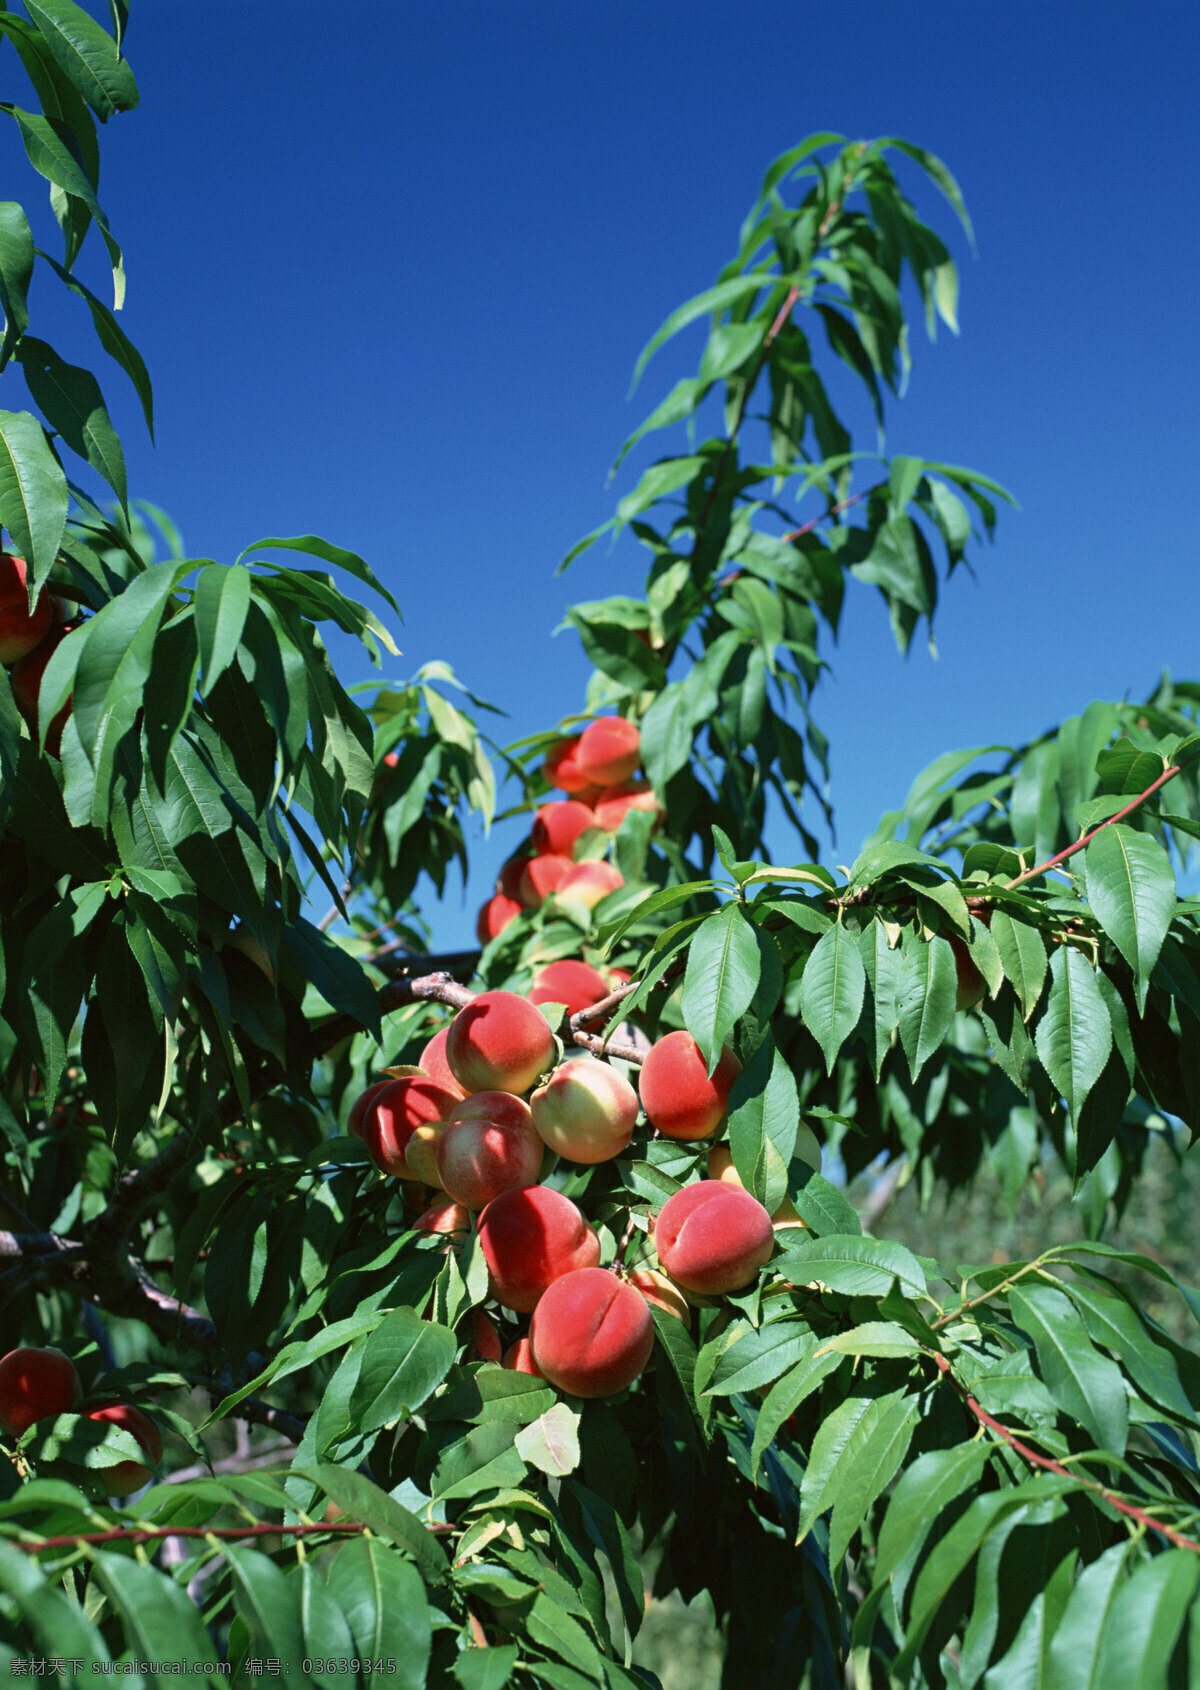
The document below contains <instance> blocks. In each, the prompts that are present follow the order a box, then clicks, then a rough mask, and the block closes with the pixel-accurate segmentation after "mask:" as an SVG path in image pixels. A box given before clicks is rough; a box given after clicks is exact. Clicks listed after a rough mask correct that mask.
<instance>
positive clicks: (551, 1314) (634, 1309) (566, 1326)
mask: <svg viewBox="0 0 1200 1690" xmlns="http://www.w3.org/2000/svg"><path fill="white" fill-rule="evenodd" d="M529 1347H530V1350H531V1351H532V1353H533V1359H534V1361H535V1362H536V1363H537V1365H538V1367H539V1368H540V1369H541V1372H542V1375H543V1377H544V1378H546V1379H548V1380H549V1381H550V1383H551V1384H552V1385H557V1386H558V1387H559V1389H560V1390H563V1391H569V1392H570V1393H571V1395H572V1396H576V1397H608V1396H611V1395H612V1394H613V1392H614V1391H623V1390H624V1389H625V1387H626V1386H627V1385H631V1384H632V1383H633V1381H634V1380H635V1379H636V1378H637V1376H638V1374H639V1373H641V1371H642V1369H643V1368H644V1367H645V1365H646V1363H647V1362H648V1361H649V1360H650V1355H651V1352H652V1351H653V1349H654V1322H653V1320H651V1318H650V1310H649V1307H648V1306H647V1303H646V1300H645V1298H644V1297H641V1296H639V1295H638V1293H637V1292H636V1291H635V1290H634V1288H633V1286H632V1285H626V1284H625V1282H624V1281H623V1280H620V1279H618V1278H617V1276H616V1274H614V1273H611V1272H609V1270H608V1269H607V1268H600V1267H587V1268H577V1269H576V1270H575V1271H574V1272H573V1273H564V1274H563V1275H562V1276H561V1278H559V1279H556V1280H555V1281H554V1283H553V1284H552V1285H550V1286H549V1287H548V1288H547V1290H546V1292H545V1294H544V1295H543V1296H542V1298H541V1299H540V1301H539V1302H538V1305H537V1307H536V1308H535V1309H534V1311H533V1319H532V1320H531V1321H530V1323H529Z"/></svg>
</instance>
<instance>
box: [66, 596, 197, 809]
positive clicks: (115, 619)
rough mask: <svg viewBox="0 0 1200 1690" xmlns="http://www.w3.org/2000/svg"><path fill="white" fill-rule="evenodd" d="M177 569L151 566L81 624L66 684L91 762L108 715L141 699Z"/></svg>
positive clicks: (76, 721) (94, 760) (108, 717)
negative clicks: (74, 660)
mask: <svg viewBox="0 0 1200 1690" xmlns="http://www.w3.org/2000/svg"><path fill="white" fill-rule="evenodd" d="M180 569H181V566H180V565H179V564H176V563H161V564H154V565H152V566H151V567H150V568H149V569H147V570H146V571H145V573H144V574H142V575H138V576H136V577H135V578H134V580H132V581H131V582H130V583H129V585H128V586H127V587H126V588H125V591H124V592H123V593H121V594H120V595H119V597H117V598H115V599H110V600H109V602H108V603H107V604H106V605H105V606H104V607H103V609H101V610H100V611H99V612H98V613H97V615H95V616H93V617H92V618H91V620H90V621H88V622H87V623H86V624H85V631H86V638H84V639H83V640H81V642H80V644H81V649H80V651H79V656H78V660H77V663H76V668H75V677H74V682H73V684H72V695H73V703H72V710H71V713H72V716H73V718H74V721H75V725H76V727H77V728H78V730H79V737H80V739H81V740H82V741H83V745H84V749H85V750H86V751H87V752H88V754H89V756H90V757H91V758H92V761H93V764H95V762H96V761H97V757H96V752H97V748H98V746H99V744H100V741H101V736H102V734H103V732H104V730H105V727H106V726H107V724H108V722H109V719H110V718H112V717H113V715H114V712H116V711H117V710H118V708H119V707H120V706H121V705H122V703H123V702H124V701H126V700H130V701H136V702H137V703H140V701H141V698H142V692H143V689H144V687H145V684H146V680H147V678H148V676H149V674H150V669H151V664H152V662H153V655H154V641H155V635H156V634H157V632H158V628H159V624H160V622H161V621H162V616H163V612H164V610H165V609H166V605H167V601H168V599H169V598H170V595H171V593H172V591H173V590H174V587H175V583H176V581H177V579H178V576H179V573H180ZM81 632H84V630H81ZM67 644H70V642H69V641H68V642H67ZM47 685H49V679H48V680H47ZM119 720H121V718H118V721H119ZM226 825H227V824H226Z"/></svg>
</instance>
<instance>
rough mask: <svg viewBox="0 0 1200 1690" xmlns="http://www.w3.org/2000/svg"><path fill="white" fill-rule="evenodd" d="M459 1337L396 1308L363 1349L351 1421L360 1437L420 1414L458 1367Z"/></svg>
mask: <svg viewBox="0 0 1200 1690" xmlns="http://www.w3.org/2000/svg"><path fill="white" fill-rule="evenodd" d="M457 1350H458V1343H457V1340H456V1339H455V1336H454V1334H453V1332H450V1331H448V1330H447V1329H446V1328H445V1327H444V1326H438V1325H437V1324H436V1323H435V1322H434V1321H431V1320H422V1319H421V1317H420V1315H418V1314H415V1313H414V1312H413V1310H412V1309H406V1308H398V1309H393V1310H392V1311H391V1313H390V1314H388V1315H387V1316H386V1317H385V1318H384V1320H383V1321H382V1322H381V1323H380V1325H379V1326H377V1327H376V1329H375V1331H374V1332H372V1333H371V1335H370V1337H369V1338H368V1339H367V1341H366V1344H365V1345H364V1346H363V1352H362V1362H361V1365H360V1367H359V1373H358V1382H357V1384H356V1385H355V1387H354V1393H353V1396H352V1397H351V1399H350V1419H351V1423H352V1424H353V1426H354V1427H355V1429H356V1430H357V1431H359V1432H363V1433H366V1432H375V1431H378V1430H379V1428H380V1427H381V1426H386V1425H387V1424H388V1423H389V1422H390V1421H393V1420H398V1419H400V1417H401V1416H402V1415H407V1414H412V1413H415V1412H416V1410H417V1409H419V1408H420V1407H421V1406H422V1405H423V1404H424V1403H425V1402H426V1401H427V1400H428V1398H429V1397H430V1396H432V1394H433V1392H434V1391H435V1390H436V1389H437V1387H438V1386H439V1385H440V1384H441V1382H442V1380H443V1379H444V1378H445V1377H446V1375H447V1373H449V1371H450V1369H451V1367H453V1365H454V1357H455V1354H456V1353H457Z"/></svg>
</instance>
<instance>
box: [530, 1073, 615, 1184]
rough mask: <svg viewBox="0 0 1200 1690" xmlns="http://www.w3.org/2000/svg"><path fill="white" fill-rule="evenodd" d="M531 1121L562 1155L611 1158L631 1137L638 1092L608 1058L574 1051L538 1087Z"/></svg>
mask: <svg viewBox="0 0 1200 1690" xmlns="http://www.w3.org/2000/svg"><path fill="white" fill-rule="evenodd" d="M530 1106H531V1108H532V1110H533V1124H534V1126H535V1127H536V1128H537V1130H538V1132H539V1133H540V1135H541V1137H542V1139H543V1140H544V1141H545V1143H546V1144H548V1145H549V1146H550V1148H551V1150H553V1151H555V1152H556V1153H557V1154H558V1155H559V1156H566V1157H567V1158H568V1159H569V1160H570V1161H572V1162H608V1161H611V1160H612V1158H613V1157H614V1156H619V1155H620V1154H621V1152H622V1150H624V1148H625V1146H626V1145H627V1144H628V1143H629V1140H630V1139H631V1138H632V1137H633V1127H634V1122H635V1121H636V1120H637V1114H638V1098H637V1092H635V1091H634V1089H633V1087H632V1086H631V1085H630V1083H629V1081H628V1080H627V1079H625V1078H624V1076H623V1075H621V1074H618V1073H617V1070H616V1069H615V1068H612V1067H610V1066H609V1064H608V1063H607V1062H600V1061H598V1060H597V1058H596V1057H594V1056H573V1057H571V1058H570V1059H569V1061H567V1062H560V1063H559V1065H558V1067H557V1068H556V1069H555V1070H554V1072H553V1073H552V1074H551V1075H550V1078H549V1079H548V1080H547V1081H546V1083H545V1085H542V1086H539V1087H538V1089H537V1091H535V1092H534V1094H533V1097H532V1099H531V1103H530Z"/></svg>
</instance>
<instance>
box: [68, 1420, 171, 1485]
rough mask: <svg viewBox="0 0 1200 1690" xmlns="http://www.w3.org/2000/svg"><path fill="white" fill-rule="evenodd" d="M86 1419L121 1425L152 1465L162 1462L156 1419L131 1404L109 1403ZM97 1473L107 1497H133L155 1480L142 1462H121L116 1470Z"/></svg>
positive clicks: (108, 1468)
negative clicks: (139, 1446)
mask: <svg viewBox="0 0 1200 1690" xmlns="http://www.w3.org/2000/svg"><path fill="white" fill-rule="evenodd" d="M84 1418H85V1419H87V1420H100V1421H105V1422H107V1423H108V1424H109V1425H110V1426H119V1427H120V1428H121V1430H122V1431H123V1432H131V1433H132V1434H133V1436H134V1437H135V1438H136V1439H137V1441H138V1443H139V1444H141V1446H142V1450H143V1453H144V1454H145V1455H147V1456H148V1457H149V1459H150V1462H151V1465H152V1466H154V1467H157V1466H158V1464H159V1462H160V1461H161V1460H162V1454H163V1441H162V1433H161V1432H160V1431H159V1429H158V1427H157V1426H156V1425H155V1424H154V1422H153V1420H151V1419H150V1418H149V1417H148V1416H147V1415H145V1414H143V1413H142V1411H141V1409H140V1408H135V1407H134V1405H133V1404H132V1403H131V1402H110V1403H104V1404H103V1405H102V1406H101V1407H100V1408H89V1409H88V1410H87V1411H86V1413H85V1415H84ZM96 1474H97V1477H98V1478H99V1480H100V1482H101V1484H103V1486H104V1493H105V1495H106V1496H131V1495H132V1494H133V1492H134V1491H135V1490H141V1488H142V1486H143V1485H146V1484H149V1483H150V1480H151V1479H152V1478H153V1477H154V1475H153V1473H152V1472H151V1471H150V1468H149V1467H146V1466H144V1465H143V1464H142V1462H140V1461H118V1462H117V1464H116V1466H115V1467H102V1468H98V1469H97V1470H96Z"/></svg>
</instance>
